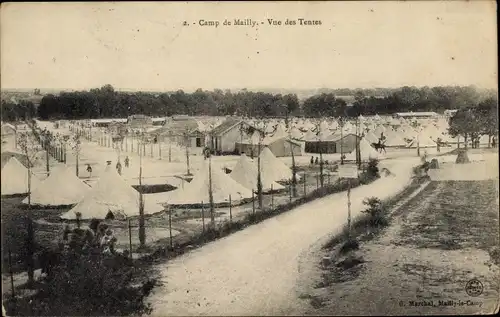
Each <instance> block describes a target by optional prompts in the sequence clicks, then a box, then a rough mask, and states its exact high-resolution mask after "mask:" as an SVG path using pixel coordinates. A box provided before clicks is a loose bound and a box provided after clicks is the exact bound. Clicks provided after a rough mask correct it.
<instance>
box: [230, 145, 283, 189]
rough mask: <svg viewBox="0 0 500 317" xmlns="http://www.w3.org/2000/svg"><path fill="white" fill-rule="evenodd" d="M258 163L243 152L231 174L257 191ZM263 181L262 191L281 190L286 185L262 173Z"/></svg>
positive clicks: (244, 184) (239, 181)
mask: <svg viewBox="0 0 500 317" xmlns="http://www.w3.org/2000/svg"><path fill="white" fill-rule="evenodd" d="M257 173H258V170H257V165H256V162H252V161H250V159H249V158H248V157H247V156H246V155H245V154H242V155H241V157H240V159H239V160H238V162H237V163H236V166H235V167H234V169H233V171H232V172H231V174H229V175H230V176H231V178H232V179H234V180H235V181H237V182H238V183H240V184H241V185H243V186H245V187H246V188H248V189H250V190H253V191H256V190H257ZM261 183H262V191H263V192H264V193H265V192H268V191H271V190H281V189H284V188H285V187H284V186H283V185H280V184H278V183H276V182H275V181H273V180H272V179H270V178H269V177H268V175H266V174H264V173H261Z"/></svg>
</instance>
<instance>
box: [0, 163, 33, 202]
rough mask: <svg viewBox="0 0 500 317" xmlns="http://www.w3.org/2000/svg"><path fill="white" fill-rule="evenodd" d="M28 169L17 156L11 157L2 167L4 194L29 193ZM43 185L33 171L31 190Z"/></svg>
mask: <svg viewBox="0 0 500 317" xmlns="http://www.w3.org/2000/svg"><path fill="white" fill-rule="evenodd" d="M28 176H29V171H28V169H27V168H26V167H25V166H24V165H23V164H21V162H19V161H18V160H17V159H16V158H15V157H11V158H10V159H9V161H7V163H6V164H5V165H4V167H3V168H2V184H1V186H2V191H1V193H2V196H4V195H21V194H26V193H28V181H29V180H28ZM40 185H41V181H40V180H39V179H38V178H37V177H36V176H35V175H34V174H33V173H31V191H34V190H35V189H36V188H38V187H39V186H40Z"/></svg>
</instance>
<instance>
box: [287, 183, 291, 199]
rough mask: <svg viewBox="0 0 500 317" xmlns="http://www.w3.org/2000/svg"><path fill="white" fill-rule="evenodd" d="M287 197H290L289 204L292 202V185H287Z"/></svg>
mask: <svg viewBox="0 0 500 317" xmlns="http://www.w3.org/2000/svg"><path fill="white" fill-rule="evenodd" d="M288 196H289V197H290V203H291V202H292V184H291V183H290V184H289V185H288Z"/></svg>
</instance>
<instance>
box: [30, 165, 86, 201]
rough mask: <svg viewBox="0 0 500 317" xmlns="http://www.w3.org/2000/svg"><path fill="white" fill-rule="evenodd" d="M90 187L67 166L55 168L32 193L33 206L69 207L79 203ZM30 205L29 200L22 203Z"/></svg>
mask: <svg viewBox="0 0 500 317" xmlns="http://www.w3.org/2000/svg"><path fill="white" fill-rule="evenodd" d="M89 190H90V187H89V186H88V185H86V184H85V183H84V182H82V181H81V180H80V179H79V178H78V177H76V175H75V173H74V172H73V171H72V170H70V169H68V168H67V167H66V166H58V167H56V168H54V169H53V170H52V171H51V173H50V175H49V177H47V178H46V179H45V180H44V181H43V182H42V186H38V187H37V188H36V189H34V190H33V191H32V192H31V201H30V203H31V204H32V205H38V206H52V207H53V206H68V205H74V204H77V203H79V202H80V201H81V200H82V199H83V197H84V196H85V194H86V193H87V192H88V191H89ZM22 203H23V204H27V203H28V198H25V199H24V200H23V201H22Z"/></svg>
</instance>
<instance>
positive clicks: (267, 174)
mask: <svg viewBox="0 0 500 317" xmlns="http://www.w3.org/2000/svg"><path fill="white" fill-rule="evenodd" d="M260 159H261V165H260V166H261V177H262V185H263V192H269V191H271V190H273V191H278V190H282V189H284V186H283V185H281V184H279V183H278V181H286V180H289V179H291V178H292V171H291V169H290V168H289V167H288V166H286V165H285V164H284V163H283V162H282V161H280V160H279V159H277V158H276V157H275V156H274V155H273V154H272V152H271V151H270V150H269V149H268V148H267V147H266V148H264V150H263V151H262V153H261V154H260ZM210 170H211V171H210ZM210 172H211V175H209V174H210ZM29 173H30V171H29V170H28V169H27V168H26V167H25V166H24V165H23V164H22V163H20V162H19V161H18V160H17V159H16V158H15V157H12V158H11V159H10V160H9V161H8V162H7V164H6V165H5V166H4V167H3V169H2V176H1V177H2V179H1V181H2V183H1V186H2V188H1V193H2V196H4V195H26V194H28V182H31V194H30V195H29V197H26V198H25V199H23V201H22V203H23V204H30V205H32V206H40V207H56V206H73V207H72V208H71V209H70V210H69V211H67V212H65V213H64V214H62V215H61V216H60V217H61V218H62V219H75V218H76V215H77V213H80V214H81V217H82V219H90V218H97V219H104V218H106V217H107V216H108V215H109V213H110V212H111V213H112V214H113V216H114V217H115V218H128V217H134V216H137V215H138V214H139V202H140V197H139V195H140V194H139V192H138V191H137V190H135V189H134V188H133V187H131V186H130V185H129V184H128V183H127V182H126V181H125V180H124V179H123V178H122V177H121V176H120V175H119V174H118V173H117V171H116V169H115V168H112V167H111V166H109V165H108V166H106V169H105V171H104V173H103V174H102V175H101V176H100V178H99V180H98V181H97V183H96V184H95V185H93V186H92V187H90V186H89V185H87V184H86V183H84V182H83V181H82V180H80V179H79V178H78V177H77V176H76V175H75V174H74V173H73V171H71V170H70V169H68V168H67V167H66V166H63V165H61V166H56V167H55V168H53V170H52V172H51V174H50V175H49V177H47V178H46V179H45V180H43V181H41V180H39V179H38V177H37V176H36V175H34V174H33V173H32V174H31V177H30V174H29ZM257 173H258V171H257V163H256V162H255V161H252V160H250V159H249V158H248V157H247V156H246V155H245V154H243V155H241V157H240V159H239V161H238V162H237V164H236V166H235V168H234V169H233V171H232V172H231V174H226V173H225V172H224V171H223V170H222V169H220V168H215V167H213V168H211V169H209V165H208V163H207V162H206V161H204V163H203V164H202V167H201V169H200V170H199V171H198V172H197V173H196V175H195V177H194V178H193V179H192V180H191V182H189V183H187V184H186V185H185V186H183V187H182V188H178V189H176V190H173V191H171V192H166V193H159V194H148V195H143V199H144V211H145V214H154V213H158V212H161V211H163V210H164V209H165V207H164V206H163V205H164V204H167V205H170V206H178V207H180V206H194V205H200V204H206V205H208V204H209V192H208V186H209V179H210V178H211V180H212V192H213V201H214V203H215V205H219V206H220V205H225V204H229V203H231V204H232V205H237V204H241V203H243V202H246V201H248V200H250V199H251V198H252V197H253V196H254V192H255V191H256V190H257ZM210 176H211V177H210ZM297 179H300V176H299V175H297ZM230 197H231V198H230ZM229 200H231V202H230V201H229Z"/></svg>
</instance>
